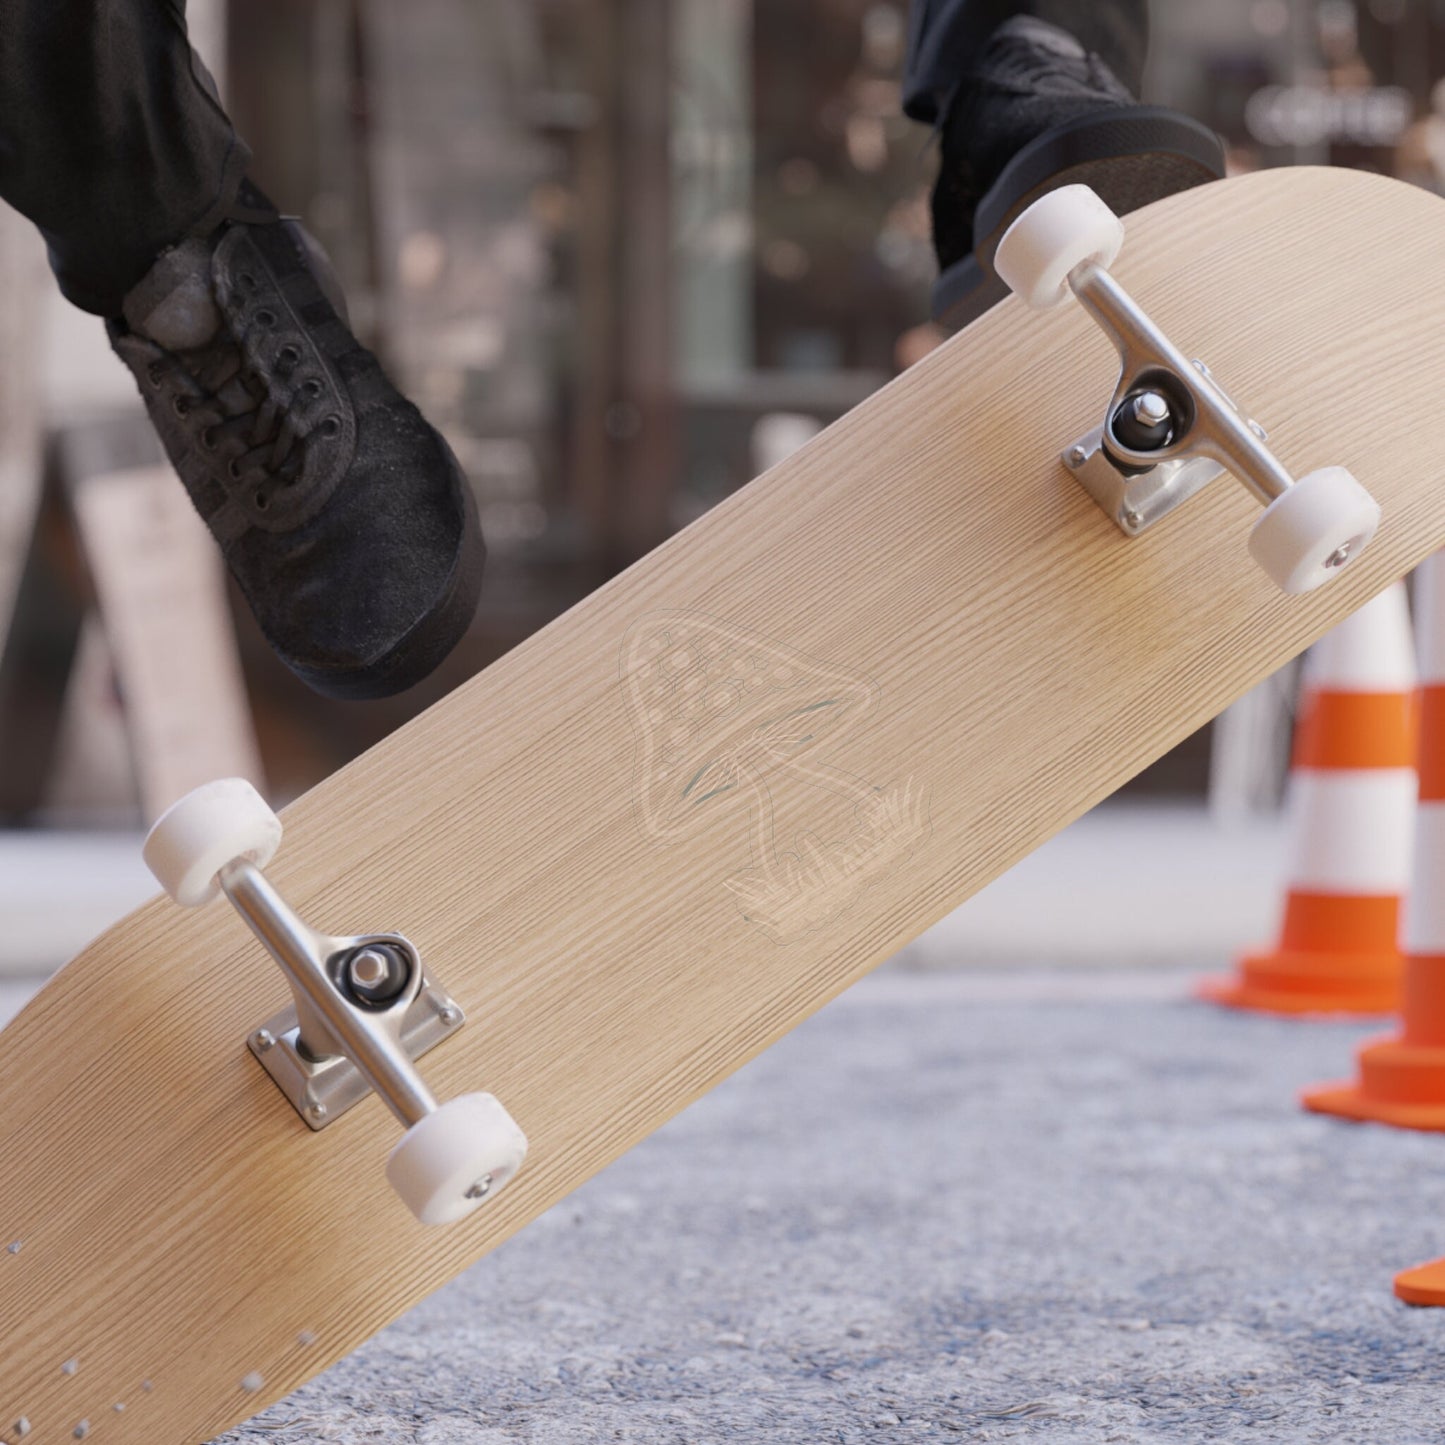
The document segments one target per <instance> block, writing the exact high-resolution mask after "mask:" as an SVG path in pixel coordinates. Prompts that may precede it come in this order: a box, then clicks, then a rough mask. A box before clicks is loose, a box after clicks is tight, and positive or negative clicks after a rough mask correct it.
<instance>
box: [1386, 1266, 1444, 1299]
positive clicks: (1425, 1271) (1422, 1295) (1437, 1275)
mask: <svg viewBox="0 0 1445 1445" xmlns="http://www.w3.org/2000/svg"><path fill="white" fill-rule="evenodd" d="M1395 1297H1396V1298H1397V1299H1402V1300H1404V1301H1405V1303H1406V1304H1407V1305H1445V1259H1435V1260H1431V1262H1430V1263H1429V1264H1417V1265H1416V1266H1415V1267H1414V1268H1413V1269H1402V1270H1401V1271H1400V1273H1399V1274H1397V1275H1396V1276H1395Z"/></svg>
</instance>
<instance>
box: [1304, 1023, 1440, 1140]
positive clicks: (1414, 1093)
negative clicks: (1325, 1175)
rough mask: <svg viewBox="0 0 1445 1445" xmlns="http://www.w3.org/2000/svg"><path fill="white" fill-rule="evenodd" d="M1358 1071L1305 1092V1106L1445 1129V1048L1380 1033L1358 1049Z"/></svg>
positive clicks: (1318, 1111)
mask: <svg viewBox="0 0 1445 1445" xmlns="http://www.w3.org/2000/svg"><path fill="white" fill-rule="evenodd" d="M1358 1058H1359V1062H1360V1072H1359V1077H1358V1078H1357V1079H1356V1080H1354V1081H1352V1082H1350V1083H1343V1084H1325V1085H1322V1086H1321V1087H1319V1088H1317V1089H1309V1090H1307V1091H1306V1092H1305V1093H1304V1094H1303V1095H1302V1096H1301V1102H1302V1103H1303V1104H1304V1106H1305V1108H1306V1109H1310V1110H1313V1111H1314V1112H1315V1113H1316V1114H1333V1115H1335V1116H1336V1117H1337V1118H1340V1119H1356V1120H1359V1121H1360V1122H1362V1123H1367V1124H1389V1125H1390V1126H1392V1127H1393V1128H1396V1129H1423V1130H1427V1131H1429V1132H1431V1133H1445V1048H1429V1047H1425V1046H1422V1045H1420V1044H1407V1043H1406V1042H1405V1041H1404V1040H1403V1039H1396V1038H1389V1039H1379V1040H1376V1041H1375V1042H1374V1043H1368V1044H1365V1045H1364V1046H1363V1047H1362V1048H1361V1049H1360V1052H1359V1055H1358Z"/></svg>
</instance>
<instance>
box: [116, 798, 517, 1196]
mask: <svg viewBox="0 0 1445 1445" xmlns="http://www.w3.org/2000/svg"><path fill="white" fill-rule="evenodd" d="M280 841H281V820H280V819H279V818H278V817H277V816H276V814H275V813H273V812H272V811H271V809H270V808H269V807H268V806H267V805H266V803H265V801H264V799H262V797H261V796H260V794H259V793H257V792H256V790H255V789H254V788H253V787H252V786H251V785H250V784H249V783H247V782H245V781H244V780H243V779H240V778H226V779H222V780H220V781H217V782H214V783H207V784H205V785H204V786H202V787H199V788H196V789H195V790H194V791H193V792H190V793H187V794H186V796H185V797H183V798H182V799H181V800H180V801H179V802H178V803H176V804H174V805H173V806H172V807H171V808H169V809H168V810H167V811H166V812H165V813H164V814H163V815H162V816H161V818H160V819H159V820H158V821H157V822H156V824H155V826H154V827H153V828H152V829H151V831H150V834H149V836H148V837H147V838H146V841H145V860H146V863H147V865H148V866H149V867H150V869H151V872H152V873H154V874H155V876H156V878H157V879H158V880H159V882H160V883H161V886H162V887H164V888H165V890H166V891H167V892H168V893H169V894H170V895H171V896H172V897H173V898H174V899H175V900H176V902H178V903H180V904H182V905H183V906H186V907H198V906H200V905H201V904H204V903H206V902H208V901H209V900H210V899H212V898H214V897H215V896H216V894H217V892H222V893H224V894H225V895H226V897H227V898H228V899H229V900H230V901H231V903H232V904H233V905H234V907H235V909H236V911H237V912H238V913H239V914H240V915H241V917H242V918H243V919H245V921H246V923H247V924H248V925H249V926H250V929H251V931H252V932H253V933H254V934H255V935H256V937H257V938H258V939H260V941H261V943H262V944H263V945H264V946H265V948H266V950H267V952H268V953H270V955H271V957H272V958H274V959H275V960H276V962H277V963H278V964H279V965H280V967H281V971H282V973H284V974H285V975H286V979H287V982H288V983H289V984H290V985H291V992H292V996H293V1003H292V1005H291V1007H289V1008H287V1009H284V1010H283V1011H282V1012H281V1013H279V1014H277V1015H276V1016H275V1017H274V1018H271V1019H269V1020H268V1021H267V1022H266V1023H265V1024H263V1025H262V1026H261V1027H260V1028H257V1029H255V1030H254V1031H253V1032H252V1033H251V1035H250V1038H249V1040H248V1044H249V1047H250V1050H251V1052H252V1053H253V1054H254V1055H255V1056H256V1058H257V1059H258V1060H259V1061H260V1063H261V1065H262V1067H263V1068H264V1069H265V1070H266V1072H267V1073H268V1074H270V1076H271V1078H272V1079H273V1080H274V1081H275V1083H276V1085H277V1087H278V1088H280V1090H281V1092H282V1093H283V1094H284V1095H285V1096H286V1098H287V1099H288V1100H289V1101H290V1103H291V1105H292V1107H293V1108H294V1109H295V1110H296V1112H297V1113H298V1114H300V1115H301V1117H302V1118H303V1119H304V1120H305V1121H306V1124H307V1126H308V1127H309V1128H311V1129H313V1130H319V1129H324V1128H326V1127H327V1126H328V1125H329V1124H331V1123H333V1122H334V1121H335V1120H336V1119H337V1118H339V1117H340V1116H341V1115H342V1114H343V1113H345V1112H346V1111H347V1110H348V1109H350V1108H352V1107H353V1106H354V1105H356V1104H358V1103H360V1102H361V1101H362V1100H363V1099H364V1098H365V1097H366V1096H367V1094H368V1093H372V1092H375V1093H376V1094H379V1095H380V1096H381V1098H382V1099H383V1100H384V1101H385V1102H386V1104H387V1106H388V1108H390V1109H391V1111H392V1113H393V1114H395V1115H396V1117H397V1118H398V1119H399V1120H400V1121H401V1123H402V1125H403V1126H404V1127H405V1129H406V1133H405V1134H404V1135H403V1136H402V1139H401V1142H400V1143H399V1144H398V1145H397V1146H396V1148H395V1149H393V1150H392V1153H391V1158H390V1160H389V1161H388V1164H387V1176H388V1178H389V1179H390V1180H391V1183H392V1185H393V1187H394V1188H395V1189H396V1191H397V1192H398V1193H399V1194H400V1195H401V1197H402V1198H403V1199H404V1200H405V1201H406V1203H407V1204H408V1206H409V1207H410V1208H411V1209H412V1212H413V1213H414V1214H416V1216H417V1218H418V1219H420V1220H421V1221H422V1223H424V1224H441V1223H447V1222H450V1221H451V1220H453V1219H460V1218H461V1217H462V1216H463V1215H465V1214H469V1213H470V1212H471V1211H472V1210H473V1209H475V1208H476V1207H477V1206H478V1205H480V1204H481V1203H482V1202H483V1201H484V1200H486V1199H488V1198H491V1197H493V1196H494V1195H495V1194H497V1193H498V1192H499V1191H500V1190H501V1188H502V1187H503V1186H504V1185H505V1184H506V1183H507V1182H508V1180H510V1179H511V1177H512V1175H513V1174H515V1173H516V1172H517V1169H518V1168H519V1167H520V1166H521V1163H522V1158H523V1156H524V1155H525V1154H526V1151H527V1141H526V1138H525V1136H524V1135H523V1134H522V1131H521V1130H520V1129H519V1128H518V1127H517V1125H516V1124H515V1122H513V1120H512V1118H511V1116H510V1115H509V1114H508V1113H507V1111H506V1109H504V1108H503V1107H502V1105H501V1104H500V1103H499V1102H498V1101H497V1100H496V1099H495V1098H494V1097H493V1096H492V1095H490V1094H463V1095H461V1096H460V1097H458V1098H455V1099H451V1100H448V1101H447V1102H446V1103H444V1104H439V1103H438V1102H437V1100H436V1097H435V1096H434V1095H433V1094H432V1092H431V1090H430V1089H429V1088H428V1087H427V1085H426V1082H425V1081H424V1080H423V1079H422V1077H421V1075H420V1073H419V1072H418V1071H417V1068H416V1063H415V1061H416V1060H417V1059H418V1058H420V1057H421V1056H422V1055H423V1054H425V1053H426V1052H427V1051H428V1050H430V1049H432V1048H435V1047H436V1045H438V1044H439V1043H441V1042H442V1041H443V1040H444V1039H445V1038H447V1037H448V1036H449V1035H451V1034H454V1033H456V1032H457V1031H458V1030H459V1029H460V1028H461V1026H462V1024H463V1023H464V1022H465V1016H464V1014H463V1013H462V1010H461V1007H460V1006H459V1005H458V1004H457V1003H456V1002H455V1001H454V1000H453V999H452V998H451V997H450V996H449V995H448V994H447V993H446V992H445V990H443V989H442V987H441V986H440V985H439V984H438V983H437V981H436V980H435V979H434V978H433V977H432V976H431V975H430V973H429V972H428V970H427V969H426V967H425V966H424V965H423V963H422V961H421V957H420V955H419V954H418V952H417V950H416V948H415V947H414V946H413V945H412V944H411V943H410V942H409V941H408V940H407V939H405V938H403V937H402V936H401V935H400V934H399V933H376V934H364V935H359V936H356V937H332V936H329V935H327V934H322V933H318V932H317V931H316V930H315V929H313V928H311V927H310V926H309V925H308V924H307V923H305V922H304V921H303V920H302V919H301V918H300V917H298V916H297V915H296V913H294V912H293V911H292V909H291V908H290V907H289V906H288V904H287V903H286V901H285V899H283V898H282V897H281V895H280V893H279V892H278V891H277V890H276V888H275V887H274V885H273V884H272V883H271V882H270V880H269V879H268V878H267V877H266V875H265V874H264V873H263V872H262V871H261V870H262V868H263V867H264V865H265V864H266V863H267V862H268V861H269V860H270V859H271V857H272V855H273V854H274V853H275V851H276V849H277V847H278V846H279V844H280Z"/></svg>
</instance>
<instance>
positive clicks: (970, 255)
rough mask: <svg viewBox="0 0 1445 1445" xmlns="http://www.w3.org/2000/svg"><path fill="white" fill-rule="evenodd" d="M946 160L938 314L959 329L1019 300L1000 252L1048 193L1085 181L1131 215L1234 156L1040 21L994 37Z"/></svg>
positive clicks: (957, 108) (970, 80)
mask: <svg viewBox="0 0 1445 1445" xmlns="http://www.w3.org/2000/svg"><path fill="white" fill-rule="evenodd" d="M942 151H943V156H942V164H941V167H940V170H939V175H938V182H937V184H936V185H935V187H934V190H933V243H934V249H935V250H936V252H937V253H938V265H939V277H938V280H937V282H936V283H935V284H934V288H933V315H934V318H935V320H937V321H940V322H942V323H943V324H944V325H946V326H951V327H958V326H963V325H965V324H966V323H967V322H969V321H972V320H973V319H974V317H976V316H979V315H981V314H982V313H983V312H984V311H986V310H987V309H988V308H989V307H990V306H993V305H994V304H995V303H996V302H998V301H1001V300H1002V299H1003V298H1004V297H1005V296H1007V295H1008V287H1007V286H1005V285H1004V283H1003V282H1002V281H1000V280H999V278H998V277H997V276H996V275H995V274H994V270H993V253H994V251H995V249H996V248H997V246H998V242H999V237H1000V236H1002V235H1003V233H1004V231H1006V230H1007V229H1008V227H1009V224H1010V222H1012V221H1013V219H1014V217H1015V216H1017V215H1018V214H1019V212H1020V211H1022V210H1024V209H1025V207H1027V206H1028V205H1029V204H1030V203H1031V202H1033V201H1035V200H1037V199H1038V197H1039V196H1041V195H1043V194H1044V192H1045V191H1051V190H1054V189H1056V188H1057V187H1059V186H1067V185H1073V184H1075V183H1079V182H1081V183H1082V184H1084V185H1086V186H1089V187H1091V188H1092V189H1093V190H1095V191H1096V192H1098V194H1099V196H1100V197H1101V198H1102V199H1103V201H1104V203H1105V204H1106V205H1107V206H1108V207H1109V209H1110V210H1112V211H1114V212H1115V213H1116V214H1118V215H1124V214H1126V213H1127V212H1129V211H1135V210H1138V209H1139V207H1141V206H1145V205H1148V204H1149V202H1151V201H1157V200H1160V199H1161V198H1162V197H1164V196H1170V195H1173V194H1174V193H1175V192H1176V191H1183V190H1187V189H1188V188H1189V187H1190V186H1198V185H1202V184H1203V183H1204V182H1206V181H1214V180H1218V179H1219V178H1220V177H1221V176H1223V174H1224V148H1223V146H1222V145H1221V144H1220V141H1219V137H1218V136H1217V135H1215V133H1214V132H1213V131H1212V130H1210V129H1209V128H1208V126H1204V125H1201V124H1200V123H1199V122H1198V121H1195V120H1191V119H1190V118H1189V117H1188V116H1186V115H1181V114H1180V113H1179V112H1178V111H1173V110H1168V109H1165V108H1163V107H1160V106H1147V105H1139V104H1137V103H1136V102H1135V100H1134V97H1133V96H1132V95H1130V93H1129V92H1128V90H1126V89H1125V87H1124V86H1123V85H1122V84H1121V83H1120V81H1119V80H1118V79H1117V78H1116V77H1115V75H1114V73H1113V71H1111V70H1110V69H1109V67H1108V66H1107V65H1106V64H1105V63H1104V61H1103V60H1101V59H1100V58H1099V56H1097V55H1094V54H1092V53H1090V52H1088V51H1086V50H1085V49H1084V47H1083V46H1082V45H1080V44H1079V42H1078V41H1077V40H1075V39H1074V37H1073V36H1072V35H1070V34H1068V33H1067V32H1066V31H1063V30H1060V29H1059V28H1058V27H1057V26H1053V25H1050V24H1048V23H1047V22H1045V21H1043V20H1037V19H1034V18H1033V17H1032V16H1015V17H1014V18H1013V19H1011V20H1007V21H1005V22H1004V23H1003V24H1002V25H1000V26H999V28H998V29H997V30H995V31H994V32H993V34H992V35H991V36H990V37H989V40H988V43H987V44H986V45H985V46H984V48H983V50H982V52H981V53H980V55H979V58H978V61H977V63H976V65H975V66H974V68H973V70H972V71H971V72H970V73H969V75H967V76H966V77H965V78H964V81H963V83H962V85H961V86H960V87H959V89H958V91H957V93H956V94H955V96H954V98H953V101H952V103H951V105H950V106H949V110H948V113H947V115H946V117H945V118H944V121H943V125H942Z"/></svg>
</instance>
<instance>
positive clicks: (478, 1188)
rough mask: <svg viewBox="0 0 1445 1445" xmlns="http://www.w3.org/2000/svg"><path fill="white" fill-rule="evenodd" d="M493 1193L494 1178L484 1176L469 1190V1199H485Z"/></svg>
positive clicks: (488, 1175)
mask: <svg viewBox="0 0 1445 1445" xmlns="http://www.w3.org/2000/svg"><path fill="white" fill-rule="evenodd" d="M491 1192H492V1176H491V1175H490V1174H486V1175H483V1177H482V1178H480V1179H478V1180H477V1182H476V1183H475V1184H473V1185H472V1187H471V1188H470V1189H468V1190H467V1198H468V1199H485V1198H486V1197H487V1195H488V1194H490V1193H491Z"/></svg>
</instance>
